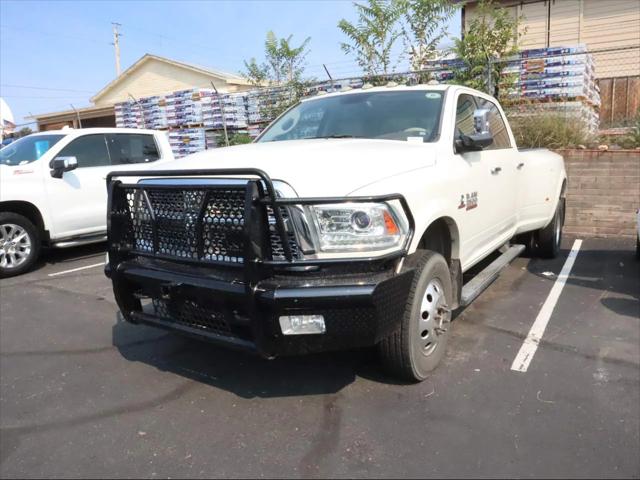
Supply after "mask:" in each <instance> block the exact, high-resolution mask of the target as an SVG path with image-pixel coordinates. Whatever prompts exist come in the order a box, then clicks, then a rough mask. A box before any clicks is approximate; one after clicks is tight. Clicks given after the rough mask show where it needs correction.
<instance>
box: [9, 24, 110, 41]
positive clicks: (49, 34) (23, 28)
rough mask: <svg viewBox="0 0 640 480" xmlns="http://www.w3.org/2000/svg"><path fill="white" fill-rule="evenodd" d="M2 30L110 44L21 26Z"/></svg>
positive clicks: (10, 26)
mask: <svg viewBox="0 0 640 480" xmlns="http://www.w3.org/2000/svg"><path fill="white" fill-rule="evenodd" d="M0 27H1V28H3V29H5V28H6V29H12V30H23V31H25V32H31V33H37V34H40V35H48V36H51V37H57V38H60V37H66V38H70V39H73V40H81V41H83V42H91V43H96V44H98V45H108V44H109V42H99V41H98V40H96V39H95V38H91V37H83V36H79V35H67V34H65V33H58V32H55V33H54V32H45V31H43V30H34V29H32V28H25V27H21V26H19V25H18V26H16V25H0Z"/></svg>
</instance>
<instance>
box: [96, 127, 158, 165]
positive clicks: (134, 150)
mask: <svg viewBox="0 0 640 480" xmlns="http://www.w3.org/2000/svg"><path fill="white" fill-rule="evenodd" d="M107 144H108V145H109V154H110V155H111V164H112V165H127V164H131V163H149V162H155V161H156V160H158V159H159V158H160V154H159V153H158V147H157V146H156V142H155V140H154V138H153V135H145V134H133V133H114V134H109V135H107Z"/></svg>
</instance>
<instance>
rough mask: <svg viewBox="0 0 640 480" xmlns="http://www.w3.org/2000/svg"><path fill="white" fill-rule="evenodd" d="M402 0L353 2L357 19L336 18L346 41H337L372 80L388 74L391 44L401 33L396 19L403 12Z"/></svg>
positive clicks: (393, 65) (391, 67) (392, 65)
mask: <svg viewBox="0 0 640 480" xmlns="http://www.w3.org/2000/svg"><path fill="white" fill-rule="evenodd" d="M403 3H404V1H403V0H367V2H366V3H364V4H361V3H354V4H353V5H354V7H355V8H356V12H357V14H358V19H357V21H356V22H355V23H352V22H349V21H347V20H345V19H342V20H340V22H339V23H338V28H339V29H340V30H341V31H342V33H344V34H345V35H346V36H347V38H348V41H347V42H342V43H341V44H340V46H341V48H342V50H343V51H344V52H345V53H346V54H348V55H354V56H355V59H356V62H357V63H358V65H359V66H360V68H362V70H363V71H364V72H365V74H366V76H367V77H368V79H369V80H370V81H371V80H375V79H376V77H378V76H380V75H388V74H389V73H391V71H392V70H393V68H394V67H395V66H396V65H397V62H393V60H392V58H391V55H392V51H393V47H394V46H395V44H396V42H397V40H398V39H399V38H400V36H401V33H402V32H401V29H400V25H399V20H400V19H401V17H402V13H403Z"/></svg>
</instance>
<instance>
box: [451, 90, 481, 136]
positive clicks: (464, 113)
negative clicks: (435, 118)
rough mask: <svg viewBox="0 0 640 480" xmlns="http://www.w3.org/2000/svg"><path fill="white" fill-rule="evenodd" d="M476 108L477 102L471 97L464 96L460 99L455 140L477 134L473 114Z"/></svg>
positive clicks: (457, 107)
mask: <svg viewBox="0 0 640 480" xmlns="http://www.w3.org/2000/svg"><path fill="white" fill-rule="evenodd" d="M476 108H477V107H476V102H475V100H474V99H473V97H472V96H471V95H466V94H463V95H460V96H459V97H458V103H457V105H456V130H455V132H454V134H453V135H454V140H455V139H457V138H458V137H459V136H460V135H473V134H474V133H475V127H474V124H473V112H474V111H475V109H476Z"/></svg>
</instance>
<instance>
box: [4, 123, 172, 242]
mask: <svg viewBox="0 0 640 480" xmlns="http://www.w3.org/2000/svg"><path fill="white" fill-rule="evenodd" d="M110 133H115V134H127V133H131V134H149V135H153V136H154V140H155V143H156V146H157V149H158V152H159V154H160V159H159V160H157V161H155V162H153V164H154V165H158V164H162V165H164V164H166V163H167V162H170V161H173V159H174V157H173V153H172V151H171V146H170V145H169V141H168V139H167V137H166V135H165V134H164V132H158V131H155V130H143V129H139V130H138V129H124V128H86V129H78V130H75V129H66V130H56V131H46V132H40V133H35V134H33V136H38V135H64V138H62V139H61V140H60V141H58V143H56V144H55V145H54V146H53V147H51V148H50V149H49V150H48V151H47V152H46V153H45V154H44V155H42V156H41V157H40V158H39V159H37V160H35V161H33V162H30V163H27V164H24V165H15V166H9V165H4V164H0V207H1V206H2V203H3V202H16V201H18V202H27V203H30V204H32V205H33V206H35V207H36V208H37V209H38V211H39V212H40V214H41V216H42V219H43V223H44V228H45V230H47V231H48V232H49V238H50V239H51V241H52V242H53V243H55V242H56V241H59V240H65V239H70V238H73V237H81V236H89V235H94V234H96V235H97V234H101V233H106V209H107V189H106V176H107V173H109V172H110V171H113V170H139V169H140V168H144V167H146V166H150V165H152V164H151V163H148V164H140V163H132V164H127V165H107V166H95V167H86V168H77V169H75V170H72V171H69V172H65V173H64V175H63V176H62V178H53V177H52V176H51V174H50V167H49V163H50V162H51V160H53V159H54V158H56V156H58V154H59V153H60V152H61V151H62V150H63V149H64V148H65V147H66V146H67V145H69V144H70V143H71V142H73V141H74V140H75V139H78V138H80V137H83V136H86V135H95V134H110Z"/></svg>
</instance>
